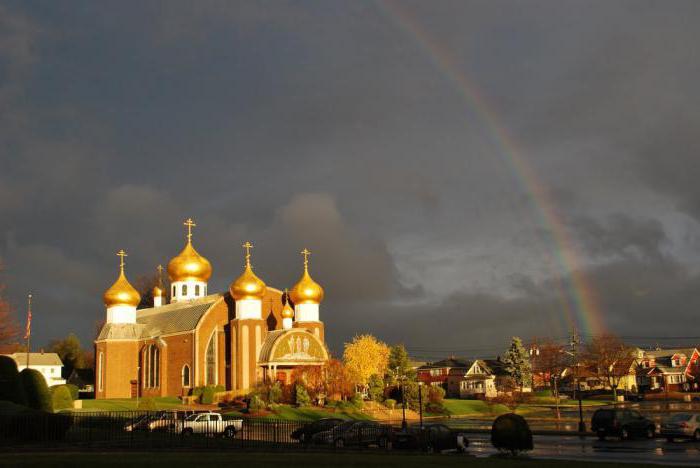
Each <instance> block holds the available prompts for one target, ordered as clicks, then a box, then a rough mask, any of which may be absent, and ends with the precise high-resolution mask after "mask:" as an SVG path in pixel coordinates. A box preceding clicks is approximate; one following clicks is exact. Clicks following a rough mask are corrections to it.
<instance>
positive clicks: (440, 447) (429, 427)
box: [392, 424, 469, 453]
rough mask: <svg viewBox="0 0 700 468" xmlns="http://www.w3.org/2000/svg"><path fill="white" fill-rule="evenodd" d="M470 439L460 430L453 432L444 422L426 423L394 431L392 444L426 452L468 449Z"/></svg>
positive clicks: (462, 450)
mask: <svg viewBox="0 0 700 468" xmlns="http://www.w3.org/2000/svg"><path fill="white" fill-rule="evenodd" d="M468 445H469V440H468V439H467V438H466V437H465V435H464V434H462V433H460V432H453V431H452V430H451V429H450V428H449V427H447V426H445V425H444V424H424V425H423V427H421V426H420V425H413V426H409V427H408V428H407V429H406V430H401V431H397V432H394V435H393V437H392V446H393V448H395V449H416V450H425V451H426V452H431V453H432V452H442V451H445V450H457V451H458V452H464V451H465V450H467V446H468Z"/></svg>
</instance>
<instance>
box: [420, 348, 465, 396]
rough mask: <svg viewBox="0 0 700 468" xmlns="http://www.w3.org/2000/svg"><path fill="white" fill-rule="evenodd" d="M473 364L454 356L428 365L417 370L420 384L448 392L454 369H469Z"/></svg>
mask: <svg viewBox="0 0 700 468" xmlns="http://www.w3.org/2000/svg"><path fill="white" fill-rule="evenodd" d="M471 364H472V363H471V362H470V361H467V360H466V359H458V358H455V357H454V356H452V357H450V358H448V359H443V360H441V361H437V362H429V363H426V364H424V365H422V366H420V367H418V368H417V369H416V376H417V378H418V381H419V382H423V383H424V384H425V385H432V386H436V387H442V388H443V389H445V390H447V378H448V376H449V374H450V371H451V370H452V369H465V370H466V369H469V367H470V366H471Z"/></svg>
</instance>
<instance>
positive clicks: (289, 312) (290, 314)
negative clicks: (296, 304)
mask: <svg viewBox="0 0 700 468" xmlns="http://www.w3.org/2000/svg"><path fill="white" fill-rule="evenodd" d="M288 296H289V293H288V292H287V290H286V289H285V290H284V307H282V318H294V309H292V306H290V305H289V301H288V300H287V297H288Z"/></svg>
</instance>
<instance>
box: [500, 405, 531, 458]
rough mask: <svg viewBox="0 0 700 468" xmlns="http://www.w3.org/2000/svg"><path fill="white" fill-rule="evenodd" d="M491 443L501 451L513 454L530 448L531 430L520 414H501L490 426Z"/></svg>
mask: <svg viewBox="0 0 700 468" xmlns="http://www.w3.org/2000/svg"><path fill="white" fill-rule="evenodd" d="M491 444H493V446H494V447H495V448H497V449H498V450H500V451H501V452H509V453H510V454H511V455H513V456H515V455H517V454H519V453H521V452H525V451H527V450H532V431H531V430H530V426H529V425H528V424H527V421H525V418H523V417H522V416H520V415H517V414H514V413H508V414H503V415H501V416H499V417H497V418H496V420H495V421H494V422H493V426H492V427H491Z"/></svg>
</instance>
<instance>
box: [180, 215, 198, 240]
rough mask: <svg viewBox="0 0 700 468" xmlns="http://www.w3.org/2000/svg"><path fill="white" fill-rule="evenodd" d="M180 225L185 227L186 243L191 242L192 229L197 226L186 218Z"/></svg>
mask: <svg viewBox="0 0 700 468" xmlns="http://www.w3.org/2000/svg"><path fill="white" fill-rule="evenodd" d="M182 224H183V225H185V226H187V242H192V228H193V227H195V226H197V225H196V224H195V223H194V221H192V218H187V220H186V221H185V222H184V223H182Z"/></svg>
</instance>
